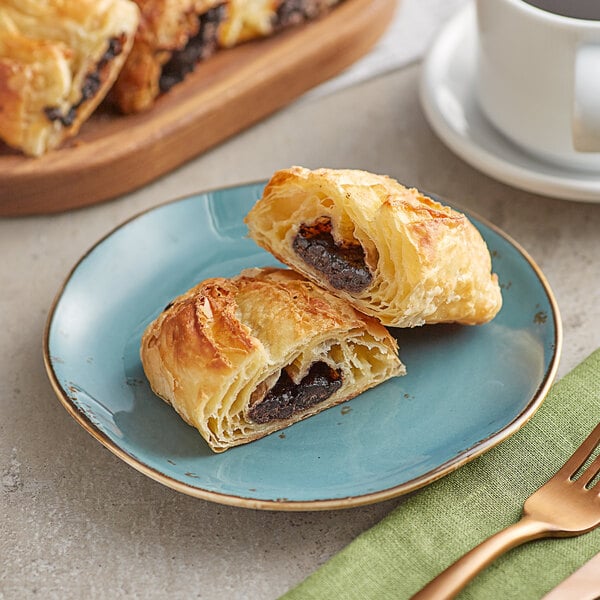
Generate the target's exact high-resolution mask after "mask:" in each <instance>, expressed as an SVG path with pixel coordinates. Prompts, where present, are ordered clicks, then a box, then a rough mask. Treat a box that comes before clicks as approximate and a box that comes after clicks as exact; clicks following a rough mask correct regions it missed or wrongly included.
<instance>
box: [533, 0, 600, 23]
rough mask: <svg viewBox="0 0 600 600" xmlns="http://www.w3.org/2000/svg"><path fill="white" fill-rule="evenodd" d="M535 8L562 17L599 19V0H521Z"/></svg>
mask: <svg viewBox="0 0 600 600" xmlns="http://www.w3.org/2000/svg"><path fill="white" fill-rule="evenodd" d="M523 1H524V2H525V3H526V4H531V6H535V7H536V8H540V9H541V10H545V11H546V12H551V13H554V14H556V15H561V16H563V17H572V18H574V19H587V20H591V21H600V0H523Z"/></svg>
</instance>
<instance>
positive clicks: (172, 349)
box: [140, 268, 405, 452]
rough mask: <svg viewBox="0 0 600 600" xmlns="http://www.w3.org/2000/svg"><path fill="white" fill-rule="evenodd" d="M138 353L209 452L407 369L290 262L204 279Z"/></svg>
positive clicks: (147, 335) (159, 390)
mask: <svg viewBox="0 0 600 600" xmlns="http://www.w3.org/2000/svg"><path fill="white" fill-rule="evenodd" d="M140 354H141V359H142V364H143V367H144V371H145V373H146V376H147V378H148V380H149V382H150V385H151V387H152V389H153V391H154V392H155V393H156V394H157V395H158V396H160V397H161V398H163V399H164V400H166V401H167V402H168V403H170V404H171V405H172V406H173V407H174V408H175V410H176V411H177V412H178V413H179V414H180V415H181V417H182V418H183V419H184V420H185V421H186V422H187V423H189V424H190V425H192V426H194V427H196V428H197V429H198V431H199V432H200V434H201V435H202V437H203V438H204V439H205V440H206V442H207V443H208V444H209V446H210V447H211V448H212V449H213V450H214V451H215V452H221V451H223V450H226V449H227V448H230V447H232V446H236V445H239V444H244V443H246V442H249V441H251V440H255V439H258V438H261V437H263V436H265V435H268V434H270V433H272V432H274V431H278V430H280V429H282V428H284V427H287V426H289V425H290V424H292V423H294V422H296V421H299V420H300V419H305V418H307V417H310V416H311V415H314V414H316V413H318V412H320V411H322V410H324V409H326V408H329V407H330V406H333V405H336V404H339V403H340V402H344V401H345V400H348V399H350V398H353V397H355V396H356V395H358V394H360V393H361V392H363V391H365V390H367V389H368V388H371V387H373V386H375V385H377V384H379V383H381V382H383V381H385V380H386V379H388V378H390V377H393V376H396V375H401V374H404V372H405V369H404V366H403V365H402V363H401V362H400V359H399V358H398V355H397V344H396V341H395V339H394V338H393V337H392V336H391V335H390V334H389V333H388V331H387V330H386V329H385V328H384V327H382V326H381V324H380V323H379V322H378V321H376V320H375V319H373V318H371V317H368V316H365V315H362V314H361V313H359V312H358V311H356V310H355V309H354V308H352V307H351V306H350V305H349V304H348V303H347V302H345V301H343V300H341V299H339V298H337V297H335V296H332V295H331V294H329V293H328V292H326V291H324V290H322V289H321V288H319V287H318V286H316V285H314V284H313V283H311V282H310V281H308V280H306V279H305V278H303V277H302V276H300V275H298V274H297V273H294V272H293V271H290V270H287V269H272V268H263V269H249V270H246V271H244V272H242V273H241V274H240V275H239V276H237V277H234V278H232V279H224V278H215V279H208V280H206V281H203V282H202V283H200V284H198V285H197V286H195V287H194V288H192V289H191V290H189V291H188V292H187V293H185V294H183V295H182V296H180V297H179V298H177V299H176V300H174V302H173V303H172V304H171V305H169V307H167V309H165V311H164V312H163V313H161V314H160V315H159V316H158V317H157V318H156V319H155V320H154V321H153V322H152V323H151V324H150V325H149V326H148V327H147V329H146V331H145V332H144V334H143V337H142V343H141V350H140Z"/></svg>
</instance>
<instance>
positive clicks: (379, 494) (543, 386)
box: [42, 179, 563, 512]
mask: <svg viewBox="0 0 600 600" xmlns="http://www.w3.org/2000/svg"><path fill="white" fill-rule="evenodd" d="M266 183H267V180H263V179H259V180H254V181H249V182H246V183H237V184H232V185H228V186H221V187H214V188H210V189H205V190H202V191H199V192H195V193H191V194H185V195H183V196H179V197H176V198H173V199H171V200H167V201H165V202H161V203H159V204H156V205H154V206H151V207H149V208H146V209H144V210H141V211H139V212H137V213H135V214H134V215H132V216H131V217H129V218H128V219H126V220H124V221H122V222H121V223H119V224H118V225H116V226H115V227H113V228H112V229H111V230H109V231H108V232H107V233H106V234H105V235H103V236H102V237H101V238H99V239H98V240H97V241H96V242H95V243H94V244H93V245H92V246H90V247H89V249H88V250H87V251H85V252H84V253H83V254H82V255H81V257H80V258H79V259H78V260H77V261H76V262H75V264H74V265H73V266H72V267H71V269H70V270H69V272H68V273H67V275H66V277H65V279H64V280H63V282H62V284H61V285H60V287H59V289H58V291H57V293H56V294H55V296H54V299H53V301H52V304H51V305H50V309H49V311H48V316H47V318H46V322H45V325H44V332H43V343H42V350H43V359H44V367H45V369H46V374H47V376H48V378H49V380H50V384H51V387H52V389H53V390H54V393H55V394H56V396H57V397H58V400H59V401H60V403H61V404H62V406H63V407H64V408H65V409H66V411H67V413H68V414H69V415H70V416H71V417H72V418H73V419H74V420H75V421H76V422H77V423H78V424H79V425H80V426H81V427H83V429H84V430H85V431H87V432H88V433H89V434H90V435H91V436H92V437H93V438H94V439H95V440H96V441H98V442H100V443H101V444H102V445H103V446H104V447H105V448H106V449H107V450H109V451H111V452H112V453H113V454H114V455H115V456H117V457H118V458H120V459H121V460H122V461H123V462H125V463H126V464H128V465H129V466H130V467H133V468H134V469H136V470H137V471H139V472H140V473H142V474H144V475H146V476H147V477H149V478H150V479H153V480H154V481H157V482H158V483H161V484H163V485H165V486H166V487H169V488H171V489H173V490H175V491H177V492H181V493H183V494H186V495H188V496H192V497H194V498H199V499H202V500H208V501H210V502H215V503H217V504H224V505H228V506H235V507H240V508H250V509H259V510H272V511H289V512H293V511H321V510H337V509H347V508H353V507H359V506H366V505H369V504H375V503H377V502H383V501H385V500H390V499H392V498H397V497H399V496H403V495H405V494H408V493H410V492H413V491H415V490H418V489H420V488H422V487H425V486H427V485H429V484H431V483H433V482H434V481H437V480H438V479H441V478H442V477H444V476H445V475H448V474H449V473H451V472H452V471H455V470H456V469H458V468H459V467H461V466H463V465H465V464H467V463H469V462H471V461H472V460H473V459H475V458H477V457H478V456H480V455H482V454H484V453H486V452H488V451H489V450H491V449H492V448H494V447H495V446H497V445H498V444H500V443H501V442H503V441H504V440H506V439H507V438H509V437H510V436H512V435H513V434H514V433H516V432H517V431H518V430H519V429H521V428H522V427H523V426H524V425H526V424H527V423H528V422H529V420H530V419H531V418H532V417H533V415H534V414H535V413H536V412H537V410H538V408H539V407H540V406H541V404H542V402H543V401H544V399H545V398H546V395H547V394H548V392H549V390H550V387H551V385H552V383H553V382H554V380H555V378H556V373H557V371H558V366H559V363H560V356H561V352H562V342H563V329H562V320H561V317H560V311H559V307H558V303H557V301H556V298H555V297H554V293H553V292H552V289H551V287H550V284H549V282H548V280H547V279H546V276H545V275H544V273H543V272H542V270H541V268H540V267H539V266H538V265H537V263H536V262H535V261H534V260H533V258H532V257H531V256H530V255H529V253H528V252H527V251H526V250H525V249H524V248H523V247H522V246H521V245H520V244H519V243H518V242H516V241H515V240H514V239H513V238H512V237H511V236H510V235H509V234H507V233H506V232H504V231H503V230H502V229H500V227H498V226H496V225H494V224H493V223H491V222H490V221H488V220H487V219H486V218H485V217H481V216H480V215H478V214H477V213H476V212H473V211H472V210H470V209H465V208H463V207H461V206H460V204H457V203H455V202H449V201H447V200H446V198H444V197H443V196H441V195H440V194H433V193H431V194H429V193H428V192H423V193H424V194H426V195H431V196H432V197H434V198H436V199H439V200H440V201H441V202H442V203H444V204H447V205H449V206H451V207H453V208H455V209H456V210H459V211H461V212H464V213H465V214H466V215H467V217H469V218H474V219H476V220H477V221H479V222H480V223H482V224H483V225H485V226H486V227H488V228H489V229H491V230H492V231H493V232H494V233H496V234H497V235H499V236H500V237H502V238H503V239H504V240H505V241H506V242H508V243H509V244H510V245H511V246H513V247H514V248H515V249H516V250H517V251H518V252H519V254H520V255H521V256H522V257H523V258H524V259H525V260H526V262H527V263H528V264H529V266H530V267H531V268H532V270H533V271H534V273H535V275H536V276H537V278H538V280H539V281H540V283H541V285H542V287H543V289H544V292H545V294H546V296H547V298H548V302H549V304H550V308H551V313H552V315H551V316H552V319H553V322H554V340H553V345H552V346H553V354H552V357H551V359H550V362H549V365H548V368H547V369H546V371H545V373H544V376H543V377H542V379H541V382H540V384H539V386H538V388H537V389H536V391H535V392H534V394H533V395H532V397H531V398H530V400H529V401H528V403H527V405H526V407H525V408H524V409H523V410H522V411H521V412H519V414H518V415H517V416H516V417H515V418H514V419H513V420H512V421H511V422H510V423H508V424H507V425H506V426H505V427H503V428H502V429H500V430H498V431H496V432H495V433H493V434H491V435H489V436H488V437H486V438H484V439H483V440H481V441H479V442H477V443H476V444H475V445H473V446H471V447H470V448H467V449H466V450H464V451H462V452H460V453H459V454H457V455H456V456H454V457H453V458H451V459H450V460H448V461H446V462H444V463H442V464H441V465H439V466H438V467H436V468H434V469H432V470H430V471H428V472H427V473H424V474H423V475H419V476H418V477H413V478H412V479H410V480H409V481H405V482H404V483H401V484H398V485H396V486H392V487H390V488H386V489H383V490H378V491H375V492H369V493H366V494H360V495H353V496H345V497H342V498H328V499H316V500H287V499H275V500H267V499H258V498H249V497H246V496H240V495H234V494H226V493H223V492H215V491H211V490H207V489H203V488H198V487H195V486H193V485H190V484H187V483H184V482H182V481H179V480H177V479H175V478H173V477H171V476H169V475H167V474H165V473H162V472H160V471H159V470H158V469H156V468H154V467H151V466H150V465H148V464H146V463H145V462H144V461H142V460H140V459H139V458H137V457H135V456H132V455H130V454H128V453H127V452H126V451H125V450H124V449H123V448H121V446H119V445H118V444H117V443H116V442H114V441H113V440H111V439H110V438H109V437H108V435H106V434H105V433H104V432H103V431H101V430H100V429H99V428H98V426H97V425H95V424H94V423H93V421H92V420H91V419H90V418H89V416H87V415H86V414H85V413H84V412H83V411H81V410H80V409H79V408H77V406H76V405H75V404H74V402H73V401H72V399H71V397H70V396H69V394H68V393H67V391H66V390H65V389H64V388H63V386H62V385H61V384H60V382H59V380H58V377H57V375H56V372H55V370H54V367H53V361H52V357H51V354H50V330H51V328H52V323H53V321H54V317H55V315H56V310H57V307H58V305H59V303H60V300H61V298H62V297H63V295H64V292H65V289H66V287H67V285H68V284H69V282H70V281H71V279H72V278H73V276H74V275H75V273H76V272H77V270H78V269H79V267H80V265H81V264H82V263H83V262H84V261H85V260H86V259H87V257H88V256H90V255H91V254H92V253H93V252H94V251H95V250H96V249H97V248H98V247H99V246H101V245H102V244H103V243H104V242H105V241H106V240H107V239H108V238H110V237H111V236H113V235H114V234H115V233H116V232H117V231H119V230H121V229H123V228H125V227H126V226H127V225H129V224H130V223H132V222H133V221H136V220H137V219H139V218H142V217H143V216H144V215H146V214H149V213H151V212H154V211H156V210H160V209H162V208H165V207H167V206H169V205H173V204H177V203H179V202H184V201H186V200H191V199H192V198H195V197H201V196H206V195H209V194H212V193H215V192H227V191H229V190H233V189H238V188H245V187H251V186H260V185H265V184H266Z"/></svg>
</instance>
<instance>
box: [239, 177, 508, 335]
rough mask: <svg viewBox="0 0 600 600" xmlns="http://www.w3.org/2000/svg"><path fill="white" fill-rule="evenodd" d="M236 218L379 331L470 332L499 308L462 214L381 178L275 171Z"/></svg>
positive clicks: (478, 242) (493, 280) (479, 242)
mask: <svg viewBox="0 0 600 600" xmlns="http://www.w3.org/2000/svg"><path fill="white" fill-rule="evenodd" d="M245 221H246V223H247V225H248V227H249V230H250V236H251V237H252V238H253V239H254V240H255V241H256V242H257V243H258V244H259V245H260V246H262V247H263V248H265V249H266V250H268V251H269V252H271V253H272V254H273V255H274V256H275V257H276V258H278V259H279V260H281V261H282V262H283V263H285V264H287V265H289V266H290V267H292V268H293V269H294V270H296V271H298V272H299V273H302V274H303V275H305V276H306V277H308V278H309V279H311V280H312V281H314V282H315V283H317V284H318V285H320V286H322V287H323V288H325V289H327V290H329V291H330V292H332V293H334V294H335V295H337V296H339V297H340V298H343V299H345V300H347V301H348V302H350V303H351V304H352V305H354V306H355V307H356V308H357V309H358V310H360V311H362V312H364V313H366V314H368V315H372V316H374V317H376V318H377V319H379V320H380V321H381V322H382V323H383V324H384V325H387V326H394V327H414V326H416V325H422V324H425V323H442V322H457V323H463V324H469V325H475V324H480V323H485V322H487V321H489V320H491V319H492V318H493V317H494V316H495V315H496V314H497V312H498V311H499V310H500V308H501V306H502V297H501V293H500V287H499V285H498V278H497V276H496V275H495V274H493V273H492V272H491V258H490V253H489V251H488V248H487V246H486V244H485V241H484V240H483V238H482V237H481V235H480V234H479V232H478V231H477V229H476V228H475V227H474V225H473V224H472V223H471V222H470V221H469V220H468V219H467V217H466V216H465V215H463V214H461V213H459V212H457V211H455V210H453V209H451V208H449V207H447V206H443V205H441V204H440V203H438V202H436V201H434V200H432V199H431V198H428V197H427V196H425V195H423V194H421V193H420V192H418V191H417V190H415V189H408V188H405V187H404V186H402V185H401V184H399V183H398V182H397V181H394V180H393V179H391V178H389V177H386V176H381V175H374V174H372V173H367V172H365V171H355V170H331V169H318V170H315V171H310V170H308V169H304V168H302V167H292V168H290V169H285V170H282V171H278V172H277V173H275V174H274V175H273V177H272V178H271V180H270V181H269V183H268V184H267V186H266V188H265V190H264V193H263V196H262V198H261V199H260V200H259V201H258V202H257V203H256V204H255V205H254V207H253V208H252V210H251V211H250V212H249V214H248V215H247V216H246V219H245Z"/></svg>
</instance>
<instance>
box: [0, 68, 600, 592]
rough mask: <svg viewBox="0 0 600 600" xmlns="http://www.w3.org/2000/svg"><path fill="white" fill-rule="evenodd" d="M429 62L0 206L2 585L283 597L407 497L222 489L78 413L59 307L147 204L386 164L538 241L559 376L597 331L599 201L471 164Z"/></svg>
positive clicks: (531, 244) (405, 178)
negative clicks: (153, 158)
mask: <svg viewBox="0 0 600 600" xmlns="http://www.w3.org/2000/svg"><path fill="white" fill-rule="evenodd" d="M419 73H420V65H419V64H413V65H411V66H409V67H407V68H405V69H402V70H399V71H396V72H393V73H391V74H388V75H385V76H382V77H380V78H377V79H374V80H371V81H369V82H366V83H362V84H360V85H357V86H355V87H351V88H348V89H345V90H343V91H340V92H336V93H335V94H333V95H330V96H326V97H320V98H316V99H311V100H304V101H301V102H297V103H296V104H294V105H292V106H289V107H288V108H287V109H285V110H283V111H281V112H279V113H278V114H276V115H274V116H272V117H271V118H269V119H267V120H265V121H264V122H262V123H261V124H259V125H257V126H255V127H253V128H252V129H250V130H248V131H246V132H244V133H243V134H241V135H239V136H237V137H236V138H234V139H232V140H230V141H228V142H226V143H223V144H222V145H220V146H219V147H217V148H215V149H213V150H212V151H210V152H208V153H206V154H205V155H203V156H201V157H199V158H198V159H197V160H195V161H193V162H190V163H189V164H187V165H186V166H184V167H182V168H180V169H179V170H177V171H176V172H174V173H172V174H170V175H169V176H167V177H164V178H163V179H161V180H159V181H157V182H155V183H153V184H151V185H149V186H147V187H145V188H143V189H141V190H139V191H137V192H135V193H133V194H130V195H129V196H127V197H123V198H120V199H118V200H115V201H112V202H107V203H104V204H101V205H98V206H94V207H90V208H86V209H82V210H77V211H72V212H68V213H65V214H59V215H55V216H36V217H29V218H16V219H3V220H0V256H2V261H1V263H0V282H1V283H0V290H1V291H0V328H1V330H2V336H0V598H2V599H5V598H10V599H12V598H19V599H21V598H36V597H43V598H144V599H151V598H167V597H168V598H170V599H171V600H174V599H177V598H204V599H216V598H227V599H255V598H256V599H258V598H260V599H267V600H268V599H270V598H277V597H278V596H279V595H280V594H281V593H283V592H285V591H286V590H287V589H289V588H290V587H291V586H293V585H294V584H295V583H297V582H299V581H300V580H302V579H303V578H304V577H305V576H307V575H308V574H310V573H311V572H312V571H313V570H314V569H316V568H317V567H318V566H319V565H320V564H322V563H323V562H325V561H326V560H327V559H328V558H329V557H330V556H332V555H333V554H334V553H336V552H337V551H338V550H340V549H341V548H342V547H344V546H345V545H346V544H347V543H349V542H350V541H351V540H352V539H354V538H355V537H356V536H357V535H358V534H359V533H360V532H362V531H363V530H365V529H366V528H368V527H370V526H371V525H373V524H375V523H376V522H377V521H379V520H380V519H381V518H382V517H383V516H384V515H386V514H387V513H388V512H389V511H391V510H392V509H393V508H394V507H396V506H398V505H399V504H401V503H402V499H395V500H389V501H386V502H384V503H381V504H377V505H372V506H367V507H361V508H354V509H349V510H341V511H330V512H307V513H277V512H261V511H254V510H248V509H242V508H232V507H228V506H221V505H217V504H211V503H209V502H206V501H203V500H197V499H194V498H191V497H188V496H185V495H183V494H180V493H177V492H175V491H173V490H171V489H168V488H166V487H163V486H162V485H160V484H158V483H156V482H154V481H152V480H150V479H148V478H147V477H145V476H144V475H142V474H140V473H138V472H137V471H135V470H134V469H132V468H130V467H129V466H127V465H125V464H124V463H123V462H121V461H120V460H119V459H118V458H116V457H115V456H113V455H112V454H111V453H110V452H109V451H108V450H106V449H104V448H103V447H102V446H101V445H100V444H99V443H98V442H96V441H95V440H94V439H92V438H91V437H90V436H89V435H88V434H87V433H86V432H85V431H84V430H83V429H82V428H81V427H79V425H77V424H76V423H75V422H74V421H73V420H72V419H71V417H70V416H69V415H68V414H67V413H66V411H65V410H64V409H63V408H62V406H61V405H60V403H59V402H58V400H57V399H56V397H55V395H54V392H53V391H52V389H51V387H50V385H49V382H48V379H47V377H46V374H45V371H44V366H43V361H42V349H41V344H42V332H43V328H44V323H45V320H46V316H47V313H48V309H49V307H50V304H51V302H52V299H53V297H54V295H55V294H56V292H57V290H58V289H59V287H60V285H61V283H62V282H63V280H64V278H65V276H66V275H67V273H68V271H69V269H70V268H71V266H72V265H73V264H74V263H75V261H76V260H77V259H78V258H79V257H80V255H81V254H82V253H84V252H85V251H86V250H87V249H88V248H89V247H90V246H91V245H92V244H93V243H94V242H96V241H97V240H98V239H99V238H100V237H101V236H103V235H104V234H105V233H107V232H108V231H109V230H111V229H112V228H113V227H115V226H116V225H118V224H119V223H121V222H122V221H123V220H125V219H127V218H128V217H130V216H132V215H134V214H136V213H137V212H139V211H141V210H143V209H146V208H149V207H152V206H155V205H157V204H159V203H162V202H164V201H166V200H169V199H172V198H175V197H180V196H183V195H185V194H188V193H191V192H196V191H200V190H203V189H207V188H213V187H219V186H222V185H227V184H234V183H239V182H245V181H253V180H256V179H261V178H266V177H268V176H269V175H271V173H272V172H273V171H275V170H277V169H279V168H283V167H286V166H289V165H292V164H299V165H304V166H307V167H319V166H329V167H350V168H352V167H354V168H362V169H367V170H371V171H375V172H379V173H386V174H389V175H392V176H394V177H396V178H397V179H399V180H400V181H402V182H404V183H405V184H408V185H414V186H417V187H419V188H421V189H423V190H428V191H430V192H432V193H436V194H439V195H440V196H442V197H446V198H448V199H450V200H453V201H455V202H459V203H461V204H462V205H463V206H465V207H467V208H469V209H471V210H473V211H475V212H477V213H479V214H480V215H482V216H484V217H487V218H488V219H489V220H491V221H492V222H494V223H495V224H496V225H498V226H500V227H501V228H503V229H504V230H505V231H506V232H507V233H509V234H510V235H511V236H513V237H514V238H515V239H516V240H518V241H519V242H520V243H521V244H522V245H523V246H524V247H525V248H526V249H527V250H528V251H529V253H530V254H531V255H532V256H533V258H534V259H535V260H536V261H537V263H538V264H539V266H540V267H541V268H542V270H543V271H544V272H545V274H546V276H547V278H548V280H549V282H550V284H551V286H552V287H553V289H554V292H555V295H556V298H557V300H558V303H559V306H560V308H561V311H562V316H563V322H564V334H565V335H564V349H563V354H562V360H561V364H560V369H559V377H560V376H562V375H564V374H565V373H566V372H567V371H568V370H569V369H571V368H572V367H573V366H575V365H576V364H577V363H578V362H579V361H581V360H582V359H583V358H585V357H586V356H587V355H588V354H590V353H591V352H592V351H593V350H594V349H595V348H597V347H598V346H600V284H599V281H600V268H599V264H600V263H599V258H600V205H598V204H583V203H575V202H569V201H562V200H553V199H549V198H544V197H540V196H536V195H533V194H529V193H525V192H522V191H518V190H516V189H513V188H511V187H508V186H506V185H504V184H502V183H500V182H497V181H495V180H492V179H490V178H488V177H486V176H484V175H482V174H481V173H479V172H477V171H475V170H474V169H472V168H471V167H469V166H468V165H467V164H465V163H464V162H462V161H461V160H460V159H458V158H457V157H456V156H454V155H453V154H452V153H451V152H450V151H449V150H448V149H447V148H446V147H445V146H444V145H443V144H442V143H441V142H440V141H439V139H438V138H437V137H436V136H435V135H434V133H433V132H432V131H431V129H430V128H429V126H428V124H427V122H426V121H425V119H424V116H423V114H422V111H421V108H420V105H419V101H418V95H417V84H418V78H419ZM73 185H76V182H74V183H73Z"/></svg>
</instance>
